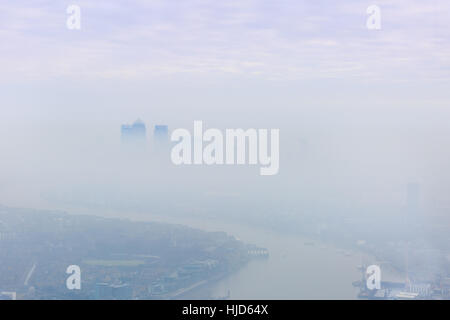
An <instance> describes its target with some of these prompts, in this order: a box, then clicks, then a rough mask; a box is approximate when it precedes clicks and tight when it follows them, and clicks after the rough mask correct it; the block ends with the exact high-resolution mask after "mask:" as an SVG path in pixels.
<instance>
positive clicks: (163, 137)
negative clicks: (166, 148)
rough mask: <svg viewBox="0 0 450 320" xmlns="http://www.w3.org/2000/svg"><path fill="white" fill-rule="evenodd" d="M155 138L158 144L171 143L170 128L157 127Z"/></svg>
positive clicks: (164, 126) (154, 133)
mask: <svg viewBox="0 0 450 320" xmlns="http://www.w3.org/2000/svg"><path fill="white" fill-rule="evenodd" d="M153 138H154V141H155V143H156V144H167V143H168V142H169V127H168V126H166V125H156V126H155V131H154V132H153Z"/></svg>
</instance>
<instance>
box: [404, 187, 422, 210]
mask: <svg viewBox="0 0 450 320" xmlns="http://www.w3.org/2000/svg"><path fill="white" fill-rule="evenodd" d="M406 208H407V210H408V214H409V215H415V214H417V213H418V212H419V208H420V184H418V183H408V186H407V188H406Z"/></svg>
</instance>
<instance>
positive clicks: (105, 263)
mask: <svg viewBox="0 0 450 320" xmlns="http://www.w3.org/2000/svg"><path fill="white" fill-rule="evenodd" d="M83 263H85V264H88V265H91V266H100V267H137V266H140V265H143V264H145V261H143V260H100V259H89V260H84V261H83Z"/></svg>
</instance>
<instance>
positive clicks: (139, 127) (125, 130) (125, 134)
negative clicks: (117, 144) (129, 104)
mask: <svg viewBox="0 0 450 320" xmlns="http://www.w3.org/2000/svg"><path fill="white" fill-rule="evenodd" d="M146 132H147V130H146V127H145V123H144V122H142V121H141V120H139V119H138V120H136V121H135V122H134V123H133V124H132V125H129V124H124V125H122V128H121V135H122V142H124V143H129V142H144V141H145V139H146Z"/></svg>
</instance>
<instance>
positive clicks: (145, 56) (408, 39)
mask: <svg viewBox="0 0 450 320" xmlns="http://www.w3.org/2000/svg"><path fill="white" fill-rule="evenodd" d="M78 4H79V5H80V7H81V9H82V29H81V30H80V31H70V30H67V29H66V26H65V21H66V18H67V14H66V11H65V9H66V6H67V5H69V3H68V2H67V3H66V2H61V3H58V4H57V5H55V4H54V3H53V2H49V1H39V2H31V1H24V0H19V1H14V2H10V3H8V4H2V5H1V6H0V9H1V10H0V11H1V12H2V13H1V14H0V21H2V22H1V25H0V30H1V31H0V40H1V41H2V43H3V44H4V45H3V48H2V50H1V55H0V68H1V70H2V78H1V79H0V81H10V80H11V79H16V80H17V81H21V80H24V79H39V78H40V79H48V78H54V77H67V78H74V77H75V78H77V77H92V78H115V77H118V78H123V77H133V78H148V77H158V76H160V75H161V74H177V73H183V74H186V73H188V74H208V73H211V74H215V75H217V74H230V73H231V74H241V75H245V76H251V77H258V78H261V77H262V78H267V79H273V78H277V79H317V78H319V79H320V78H343V79H346V78H350V79H353V78H365V79H371V78H373V79H385V80H392V79H397V78H398V79H402V78H408V79H409V78H411V77H421V78H429V79H441V80H448V68H449V67H450V65H449V64H450V61H449V58H448V57H449V56H450V46H449V40H448V39H449V37H448V36H449V34H448V33H449V28H448V27H446V26H448V21H449V20H448V19H447V18H448V14H446V12H450V4H448V2H447V1H445V0H442V1H435V2H434V3H432V4H430V3H426V4H425V3H423V2H422V1H418V0H416V1H404V0H402V1H378V4H379V6H380V7H381V9H382V30H379V31H369V30H367V29H366V28H365V21H366V19H367V14H366V5H365V4H362V3H360V2H358V1H347V2H346V3H345V4H344V3H340V2H339V3H330V2H329V1H328V2H325V1H317V2H310V1H296V0H282V1H276V2H274V1H268V0H260V1H256V0H241V1H206V0H188V1H184V2H179V1H174V0H165V1H160V0H155V1H141V0H132V1H121V2H119V1H116V2H111V1H104V0H101V1H86V0H83V1H79V2H78Z"/></svg>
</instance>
